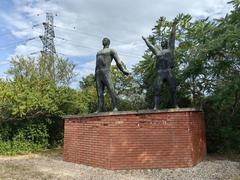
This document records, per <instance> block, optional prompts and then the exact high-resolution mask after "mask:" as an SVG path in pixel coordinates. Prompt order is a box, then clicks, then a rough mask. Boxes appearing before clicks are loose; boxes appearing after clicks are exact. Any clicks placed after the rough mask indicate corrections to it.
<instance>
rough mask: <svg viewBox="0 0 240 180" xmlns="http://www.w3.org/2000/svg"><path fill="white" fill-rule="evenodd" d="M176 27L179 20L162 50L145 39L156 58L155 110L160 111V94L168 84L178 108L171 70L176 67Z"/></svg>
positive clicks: (173, 104)
mask: <svg viewBox="0 0 240 180" xmlns="http://www.w3.org/2000/svg"><path fill="white" fill-rule="evenodd" d="M176 25H177V20H176V19H175V20H174V22H173V25H172V30H171V34H170V37H169V41H167V40H162V42H161V47H162V49H161V50H160V49H159V48H158V47H156V46H154V45H153V44H152V43H151V42H149V40H148V39H146V38H144V37H142V38H143V40H144V41H145V43H146V45H147V46H148V47H149V49H150V50H151V51H152V53H153V54H154V55H155V56H156V66H155V70H156V77H155V80H154V84H153V92H154V110H157V109H159V104H160V92H161V89H162V84H163V83H164V82H167V83H168V85H169V88H170V93H171V100H172V106H173V107H175V108H177V107H178V106H177V101H176V81H175V78H174V77H173V75H172V73H171V70H172V68H173V65H174V49H175V36H176Z"/></svg>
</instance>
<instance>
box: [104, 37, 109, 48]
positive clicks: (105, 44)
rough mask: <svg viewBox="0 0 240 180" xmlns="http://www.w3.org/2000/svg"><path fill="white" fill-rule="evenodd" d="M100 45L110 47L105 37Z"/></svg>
mask: <svg viewBox="0 0 240 180" xmlns="http://www.w3.org/2000/svg"><path fill="white" fill-rule="evenodd" d="M102 44H103V46H104V47H106V46H109V45H110V39H108V38H106V37H105V38H103V40H102Z"/></svg>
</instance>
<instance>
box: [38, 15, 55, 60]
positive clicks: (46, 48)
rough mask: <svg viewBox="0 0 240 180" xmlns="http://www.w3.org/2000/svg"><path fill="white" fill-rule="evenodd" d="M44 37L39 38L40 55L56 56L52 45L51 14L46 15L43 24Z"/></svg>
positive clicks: (53, 35) (52, 28)
mask: <svg viewBox="0 0 240 180" xmlns="http://www.w3.org/2000/svg"><path fill="white" fill-rule="evenodd" d="M43 26H44V30H45V31H44V35H43V36H39V37H40V39H41V41H42V43H43V50H42V51H41V53H42V55H47V56H53V55H54V54H56V49H55V45H54V38H55V33H54V24H53V14H52V13H46V22H43Z"/></svg>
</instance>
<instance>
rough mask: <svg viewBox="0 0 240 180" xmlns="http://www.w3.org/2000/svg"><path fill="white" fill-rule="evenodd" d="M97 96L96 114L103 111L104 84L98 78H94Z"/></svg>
mask: <svg viewBox="0 0 240 180" xmlns="http://www.w3.org/2000/svg"><path fill="white" fill-rule="evenodd" d="M96 86H97V95H98V109H97V112H102V111H103V109H104V84H103V82H102V81H101V78H100V77H96Z"/></svg>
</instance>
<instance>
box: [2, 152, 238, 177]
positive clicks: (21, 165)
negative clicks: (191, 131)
mask: <svg viewBox="0 0 240 180" xmlns="http://www.w3.org/2000/svg"><path fill="white" fill-rule="evenodd" d="M0 179H1V180H2V179H3V180H5V179H9V180H15V179H17V180H28V179H29V180H30V179H31V180H33V179H60V180H65V179H68V180H71V179H81V180H95V179H96V180H125V179H126V180H141V179H142V180H149V179H150V180H151V179H152V180H156V179H161V180H162V179H171V180H172V179H184V180H188V179H193V180H194V179H196V180H197V179H198V180H201V179H204V180H205V179H209V180H211V179H214V180H215V179H224V180H225V179H232V180H240V162H239V160H238V159H237V160H231V161H230V160H227V159H226V158H216V157H208V158H207V159H206V160H205V161H203V162H201V163H200V164H198V165H197V166H195V167H193V168H184V169H175V170H170V169H155V170H131V171H110V170H105V169H100V168H92V167H89V166H84V165H79V164H73V163H68V162H64V161H63V160H62V156H61V154H59V152H58V153H44V154H33V155H24V156H16V157H1V156H0Z"/></svg>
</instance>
